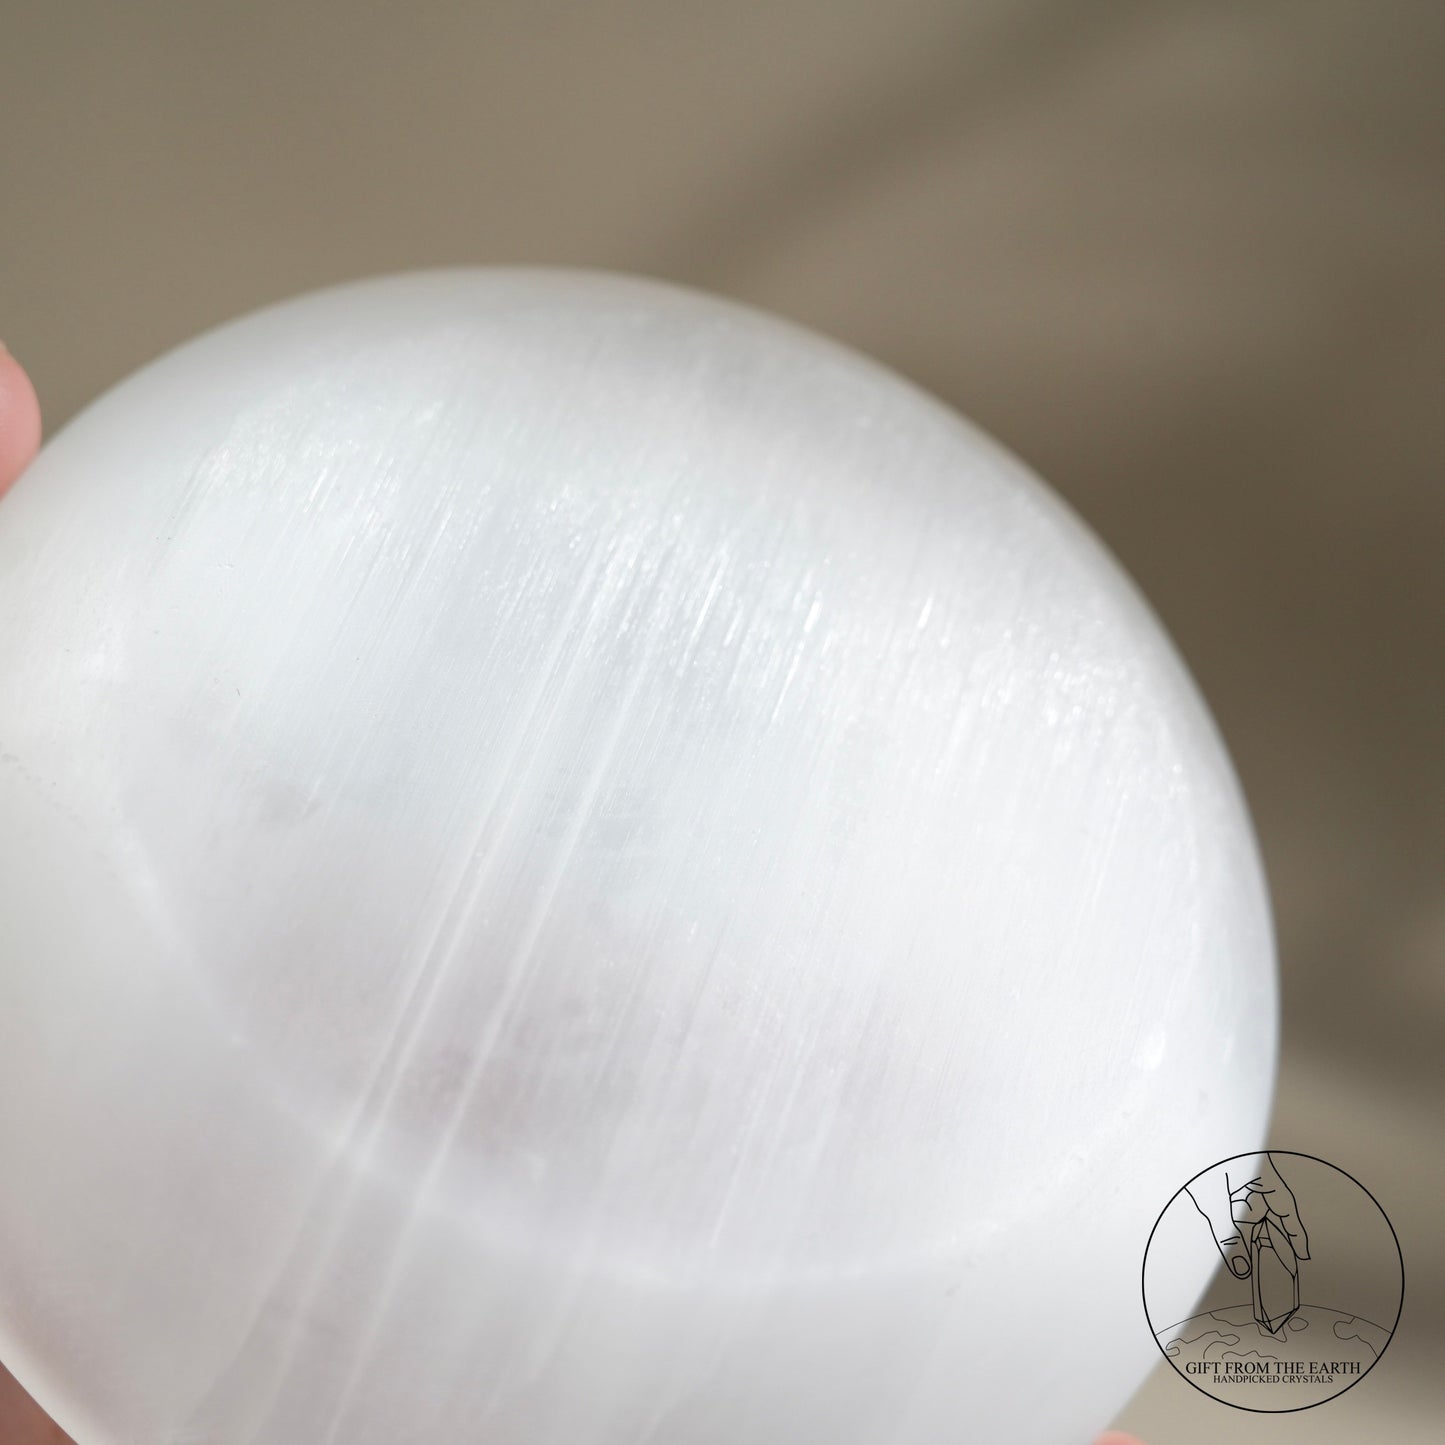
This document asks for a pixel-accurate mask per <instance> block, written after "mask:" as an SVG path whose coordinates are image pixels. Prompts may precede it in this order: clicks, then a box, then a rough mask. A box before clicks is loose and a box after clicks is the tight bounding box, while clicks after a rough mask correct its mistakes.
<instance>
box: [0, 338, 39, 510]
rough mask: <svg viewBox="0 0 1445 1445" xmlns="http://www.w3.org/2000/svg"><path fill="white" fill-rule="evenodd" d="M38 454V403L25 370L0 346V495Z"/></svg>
mask: <svg viewBox="0 0 1445 1445" xmlns="http://www.w3.org/2000/svg"><path fill="white" fill-rule="evenodd" d="M39 450H40V402H39V399H38V398H37V397H36V395H35V388H34V387H33V386H32V385H31V384H30V378H29V377H28V376H27V375H26V374H25V368H24V367H23V366H21V365H20V363H19V362H18V361H16V359H15V358H14V357H13V356H12V355H11V354H10V353H9V351H7V350H6V349H5V346H4V344H3V343H0V495H3V494H4V493H5V491H6V489H7V488H8V487H9V486H10V485H11V483H12V482H14V481H15V479H16V478H17V477H18V476H19V475H20V473H21V472H23V471H24V470H25V468H26V467H28V466H29V465H30V463H31V461H32V460H33V459H34V457H35V453H36V452H37V451H39Z"/></svg>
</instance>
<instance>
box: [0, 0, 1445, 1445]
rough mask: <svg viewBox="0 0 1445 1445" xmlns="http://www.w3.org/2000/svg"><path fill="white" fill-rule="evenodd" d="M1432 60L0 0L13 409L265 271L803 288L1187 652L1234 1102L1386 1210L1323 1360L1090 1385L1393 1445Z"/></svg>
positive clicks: (1444, 273) (1431, 1317)
mask: <svg viewBox="0 0 1445 1445" xmlns="http://www.w3.org/2000/svg"><path fill="white" fill-rule="evenodd" d="M1442 78H1445V7H1441V6H1440V5H1439V4H1438V3H1437V0H1360V3H1344V0H1248V3H1228V0H1210V3H1205V0H1200V3H1174V0H1161V3H1154V4H1141V3H1127V0H1118V3H1109V4H1100V3H1093V4H1088V3H1060V0H971V3H956V0H955V3H944V0H775V3H772V4H770V5H768V6H765V7H764V6H748V5H738V4H722V3H706V4H705V3H690V0H667V3H665V0H651V3H639V4H633V5H625V6H624V5H617V4H610V3H600V4H599V3H594V4H580V3H578V4H563V3H558V0H501V3H498V0H493V3H479V0H472V3H434V0H418V3H413V4H405V5H403V4H381V3H370V0H357V3H350V4H317V3H311V4H308V3H304V0H251V3H249V4H245V5H217V4H209V3H195V0H189V3H160V0H135V3H131V4H128V5H114V4H107V3H100V0H89V3H69V0H40V3H29V0H0V336H3V338H4V339H5V341H6V342H7V343H8V344H9V345H10V347H11V349H12V350H13V351H15V352H16V353H17V354H18V355H19V356H21V357H22V358H23V359H24V360H25V361H26V362H27V363H28V365H29V366H30V368H31V370H32V372H33V375H34V377H35V380H36V383H37V385H38V387H39V390H40V393H41V397H42V400H43V402H44V403H45V406H46V410H47V419H48V422H49V424H50V425H51V426H52V427H53V426H55V425H56V424H58V423H60V422H63V421H64V420H65V418H66V417H67V416H69V415H70V414H71V413H72V412H74V411H75V410H76V409H77V408H78V407H79V406H80V405H82V404H83V403H84V402H86V401H87V400H89V399H90V398H91V397H93V396H94V395H96V394H97V393H98V392H100V391H101V390H103V389H104V388H105V387H107V386H109V385H110V384H111V383H112V382H114V381H116V380H118V379H119V378H120V377H121V376H122V375H124V374H125V373H126V372H128V371H129V370H131V369H132V368H133V367H134V366H136V365H137V364H138V363H140V362H142V361H144V360H146V359H147V358H149V357H151V356H153V355H155V354H156V353H157V352H158V351H160V350H162V349H165V348H167V347H169V346H171V345H172V344H174V343H176V342H178V341H181V340H183V339H185V338H186V337H188V336H190V335H191V334H193V333H194V332H196V331H197V330H199V329H201V328H202V327H205V326H208V325H210V324H212V323H214V322H217V321H220V320H223V319H225V318H227V317H230V316H232V315H235V314H236V313H238V312H241V311H244V310H247V309H249V308H251V307H253V306H256V305H258V304H260V303H263V302H267V301H271V300H274V299H277V298H279V297H281V296H284V295H287V294H290V293H294V292H296V291H299V290H304V289H307V288H309V287H312V286H316V285H321V284H325V283H329V282H333V281H337V280H340V279H344V278H348V277H354V276H360V275H364V274H367V273H371V272H377V271H386V270H393V269H398V268H405V267H412V266H420V265H427V264H433V263H460V262H490V261H507V262H565V263H576V264H587V265H598V266H606V267H616V268H621V269H626V270H632V271H641V272H646V273H651V274H653V275H658V276H663V277H667V278H671V279H674V280H678V281H683V282H687V283H690V284H693V285H697V286H702V287H706V288H709V289H713V290H717V291H722V292H725V293H728V294H731V295H733V296H737V297H740V298H742V299H744V300H747V301H750V302H754V303H756V304H759V305H762V306H765V307H767V308H770V309H772V310H775V311H778V312H781V313H783V314H785V315H788V316H791V317H794V318H796V319H798V320H801V321H804V322H806V323H809V324H812V325H814V326H816V327H819V328H821V329H823V330H825V331H828V332H831V333H832V334H834V335H836V336H838V337H841V338H842V339H844V340H846V341H849V342H851V343H853V344H855V345H857V346H859V347H861V348H863V349H864V350H866V351H869V352H872V353H874V354H876V355H878V356H879V357H881V358H882V359H884V360H885V361H888V362H890V363H892V364H893V365H894V366H896V367H898V368H899V369H900V370H902V371H904V372H905V373H907V374H908V375H910V376H912V377H913V378H915V379H916V380H918V381H920V382H922V383H923V384H925V385H926V386H929V387H931V388H932V389H933V390H935V391H936V392H938V393H939V394H941V395H942V396H944V397H945V398H947V399H948V400H949V401H951V402H952V403H954V404H955V405H957V406H958V407H960V408H961V409H962V410H964V411H966V412H967V413H968V414H970V415H971V416H973V417H974V418H975V419H976V420H978V421H980V422H981V423H982V424H983V425H984V426H986V427H987V428H989V429H990V430H992V431H993V432H995V433H996V434H997V435H998V436H999V437H1000V438H1002V439H1003V440H1004V441H1005V442H1006V443H1007V444H1009V445H1010V446H1011V447H1012V448H1014V449H1015V450H1016V451H1018V452H1020V453H1021V454H1022V455H1023V456H1024V457H1026V458H1027V459H1028V460H1029V461H1030V462H1032V463H1033V464H1034V466H1035V467H1036V468H1037V469H1038V470H1039V471H1040V472H1042V473H1043V474H1044V475H1045V476H1046V477H1048V478H1049V479H1050V480H1051V481H1052V482H1053V483H1054V485H1055V486H1056V487H1057V488H1058V489H1059V490H1060V491H1061V492H1063V494H1064V495H1065V496H1066V497H1068V498H1069V499H1070V500H1071V501H1072V502H1073V504H1074V505H1075V506H1076V507H1077V508H1078V510H1079V511H1080V512H1081V513H1082V514H1083V515H1084V516H1085V517H1086V518H1087V519H1088V520H1089V521H1090V522H1091V523H1092V524H1093V525H1094V526H1095V527H1096V528H1097V529H1098V530H1099V531H1100V532H1101V533H1102V534H1103V536H1104V537H1105V538H1106V539H1107V540H1108V542H1109V543H1110V544H1111V545H1112V546H1113V547H1114V549H1115V550H1116V551H1117V552H1118V553H1119V555H1120V556H1121V557H1122V558H1123V560H1124V562H1125V563H1126V565H1127V566H1128V567H1129V568H1130V569H1131V570H1132V571H1133V573H1134V574H1135V576H1136V577H1137V578H1138V579H1139V581H1140V582H1141V583H1142V585H1143V587H1144V588H1145V590H1146V591H1147V593H1148V594H1149V596H1150V597H1151V598H1152V599H1153V601H1154V603H1155V605H1156V606H1157V608H1158V610H1159V612H1160V613H1161V615H1162V616H1163V618H1164V619H1165V621H1166V623H1167V624H1168V626H1169V627H1170V628H1171V630H1172V631H1173V633H1174V635H1175V637H1176V639H1177V640H1178V642H1179V644H1180V646H1181V648H1182V650H1183V651H1184V653H1185V655H1186V656H1187V657H1188V659H1189V661H1190V663H1191V664H1192V666H1193V668H1194V670H1195V672H1196V675H1197V676H1198V678H1199V680H1200V682H1201V684H1202V686H1203V688H1204V690H1205V692H1206V694H1207V695H1208V697H1209V698H1210V700H1211V702H1212V704H1213V706H1214V708H1215V711H1216V713H1217V716H1218V717H1219V719H1220V722H1221V724H1222V726H1223V729H1224V731H1225V734H1226V736H1227V738H1228V740H1229V743H1230V745H1231V748H1232V750H1233V752H1234V756H1235V758H1236V760H1237V762H1238V765H1239V768H1240V771H1241V773H1242V776H1243V778H1244V782H1245V786H1246V788H1247V791H1248V793H1249V796H1250V799H1251V802H1252V804H1253V807H1254V811H1255V816H1256V818H1257V820H1258V824H1259V828H1260V832H1261V835H1262V839H1263V844H1264V851H1265V855H1266V860H1267V863H1268V866H1269V870H1270V874H1271V879H1272V883H1273V888H1274V896H1275V901H1276V906H1277V910H1278V922H1279V932H1280V942H1281V950H1282V955H1283V968H1284V990H1285V1032H1284V1057H1283V1069H1282V1074H1281V1081H1280V1093H1279V1103H1278V1109H1277V1114H1276V1123H1275V1128H1274V1135H1273V1137H1274V1142H1275V1143H1277V1144H1278V1145H1280V1146H1282V1147H1286V1148H1290V1149H1296V1150H1303V1151H1306V1152H1310V1153H1314V1154H1319V1155H1322V1156H1323V1157H1325V1158H1327V1159H1330V1160H1332V1161H1333V1162H1335V1163H1337V1164H1339V1165H1341V1166H1342V1167H1344V1168H1346V1169H1348V1170H1349V1171H1350V1172H1352V1173H1353V1174H1355V1175H1356V1176H1358V1177H1359V1178H1360V1179H1361V1180H1363V1181H1364V1182H1365V1183H1366V1184H1368V1185H1369V1187H1370V1188H1371V1189H1372V1190H1373V1191H1374V1192H1375V1193H1376V1194H1377V1196H1378V1197H1379V1199H1380V1201H1381V1203H1382V1204H1383V1205H1384V1206H1385V1208H1386V1210H1387V1211H1388V1212H1389V1214H1390V1216H1391V1218H1392V1219H1393V1220H1394V1223H1395V1226H1396V1228H1397V1230H1398V1231H1399V1234H1400V1238H1401V1242H1402V1244H1403V1247H1404V1255H1405V1268H1406V1299H1405V1315H1404V1319H1403V1322H1402V1325H1401V1329H1400V1331H1399V1334H1398V1336H1397V1338H1396V1340H1395V1343H1394V1345H1393V1346H1392V1347H1391V1349H1390V1351H1389V1353H1388V1354H1387V1355H1386V1357H1385V1359H1384V1361H1383V1362H1382V1363H1381V1365H1380V1366H1379V1367H1378V1368H1377V1369H1376V1370H1375V1371H1374V1372H1373V1373H1372V1374H1371V1375H1370V1376H1369V1377H1368V1378H1367V1379H1366V1380H1365V1381H1364V1382H1363V1383H1362V1384H1361V1385H1360V1386H1359V1387H1358V1388H1356V1389H1354V1390H1351V1391H1350V1392H1349V1393H1347V1394H1346V1395H1344V1396H1343V1397H1341V1398H1340V1399H1339V1400H1337V1401H1336V1402H1334V1403H1332V1404H1330V1405H1327V1406H1325V1407H1324V1408H1322V1409H1319V1410H1314V1411H1309V1412H1307V1413H1305V1414H1303V1415H1289V1416H1265V1415H1252V1414H1244V1413H1240V1412H1235V1411H1230V1412H1229V1414H1228V1415H1227V1416H1226V1415H1225V1414H1224V1413H1223V1409H1222V1407H1220V1406H1217V1405H1214V1404H1211V1403H1210V1402H1209V1401H1207V1400H1205V1399H1204V1398H1203V1397H1202V1396H1200V1395H1199V1394H1198V1393H1197V1392H1195V1391H1194V1390H1191V1389H1190V1388H1189V1387H1188V1386H1187V1385H1185V1384H1184V1383H1183V1382H1182V1381H1180V1380H1179V1379H1178V1378H1177V1377H1175V1376H1174V1375H1173V1374H1172V1373H1171V1372H1169V1371H1168V1370H1167V1369H1164V1368H1162V1367H1161V1369H1160V1370H1159V1371H1157V1372H1156V1375H1155V1376H1154V1378H1153V1379H1151V1381H1150V1382H1149V1384H1148V1385H1147V1386H1146V1387H1145V1389H1144V1390H1143V1392H1142V1393H1141V1394H1140V1396H1139V1397H1138V1398H1137V1399H1136V1400H1135V1401H1134V1402H1133V1403H1132V1404H1131V1405H1130V1406H1129V1408H1128V1409H1127V1410H1126V1411H1125V1412H1124V1414H1123V1416H1122V1418H1121V1420H1120V1422H1119V1423H1120V1424H1121V1425H1124V1426H1127V1427H1128V1428H1130V1429H1133V1430H1135V1431H1137V1432H1139V1433H1140V1434H1142V1435H1144V1436H1145V1437H1146V1439H1148V1440H1149V1441H1150V1442H1151V1445H1195V1442H1198V1445H1204V1442H1211V1445H1212V1442H1213V1441H1215V1440H1217V1439H1218V1438H1219V1436H1220V1434H1221V1432H1223V1431H1225V1430H1228V1431H1229V1432H1230V1434H1231V1435H1232V1437H1233V1438H1235V1439H1237V1440H1240V1441H1242V1442H1254V1441H1269V1442H1273V1441H1320V1442H1334V1441H1339V1442H1345V1441H1350V1442H1355V1441H1358V1440H1360V1439H1369V1440H1379V1441H1397V1442H1401V1445H1405V1442H1411V1445H1413V1442H1420V1445H1425V1442H1427V1441H1428V1442H1432V1445H1433V1442H1435V1441H1437V1440H1438V1439H1439V1438H1440V1435H1439V1431H1440V1424H1439V1422H1440V1419H1441V1418H1442V1415H1445V1377H1442V1375H1441V1372H1440V1370H1439V1363H1438V1362H1439V1359H1440V1356H1441V1352H1442V1346H1445V1283H1442V1281H1445V1241H1442V1235H1441V1231H1440V1228H1439V1221H1440V1212H1441V1210H1440V1200H1441V1198H1442V1197H1445V1150H1442V1143H1445V1107H1442V1106H1445V1066H1442V1062H1441V1048H1442V1035H1445V1028H1442V1025H1445V890H1442V886H1441V880H1442V862H1445V763H1442V750H1441V742H1442V727H1441V724H1442V713H1445V707H1442V702H1445V678H1442V669H1441V661H1442V643H1445V583H1442V564H1445V473H1442V468H1445V405H1442V383H1445V268H1442V257H1445V186H1442V175H1445V171H1442V165H1445V102H1442V96H1445V87H1442ZM1160 1203H1161V1205H1162V1203H1163V1201H1160ZM1140 1327H1141V1329H1142V1328H1145V1326H1144V1324H1143V1321H1142V1311H1141V1326H1140ZM959 1438H960V1439H966V1438H967V1426H966V1422H965V1423H964V1424H963V1425H962V1426H961V1433H960V1437H959Z"/></svg>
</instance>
